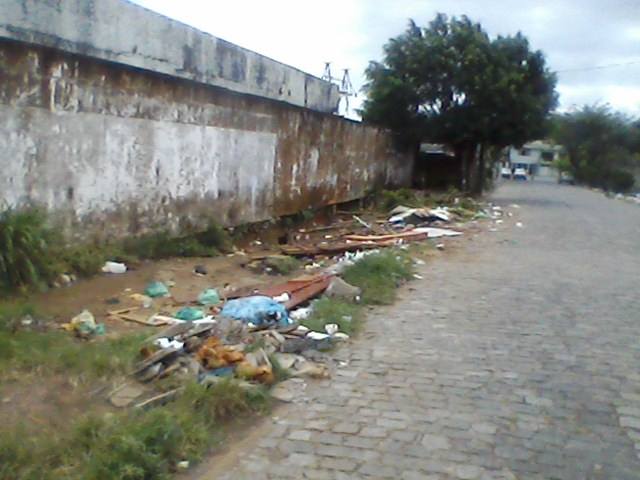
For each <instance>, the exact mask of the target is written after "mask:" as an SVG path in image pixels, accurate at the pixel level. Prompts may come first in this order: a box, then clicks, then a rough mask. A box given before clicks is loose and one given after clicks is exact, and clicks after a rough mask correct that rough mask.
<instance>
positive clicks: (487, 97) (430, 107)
mask: <svg viewBox="0 0 640 480" xmlns="http://www.w3.org/2000/svg"><path fill="white" fill-rule="evenodd" d="M366 76H367V79H368V82H367V84H366V85H365V91H366V92H367V100H366V101H365V103H364V107H363V111H362V115H363V119H364V120H365V121H366V122H371V123H375V124H378V125H382V126H384V127H387V128H390V129H391V130H393V131H394V132H396V135H397V138H398V140H399V141H400V142H401V143H402V144H403V145H404V146H405V147H407V148H414V149H417V148H418V146H419V144H420V143H421V142H432V143H444V144H446V145H449V146H450V147H451V148H452V149H453V150H454V152H455V153H456V156H458V157H459V158H461V159H462V161H463V165H464V167H465V168H464V170H465V175H464V177H465V178H464V187H465V189H466V190H471V191H475V192H476V193H480V191H481V190H482V186H483V179H484V178H485V174H484V170H485V165H484V159H485V155H484V152H485V151H486V150H487V148H488V147H504V146H507V145H511V144H515V145H520V144H522V143H524V142H525V141H527V140H530V139H532V138H535V137H537V136H541V135H542V133H543V127H544V125H545V120H546V118H547V116H548V113H549V112H550V110H552V109H553V108H554V107H555V105H556V101H557V100H556V94H555V83H556V79H555V76H554V75H553V74H552V73H550V72H549V70H548V69H547V68H546V66H545V59H544V55H543V54H542V52H540V51H531V50H530V48H529V43H528V41H527V39H526V38H525V37H524V36H522V35H521V34H520V33H518V34H517V35H515V36H510V37H497V38H495V39H493V40H492V39H491V38H489V36H488V34H487V33H486V32H485V31H484V30H483V29H482V26H481V25H480V24H479V23H474V22H472V21H471V20H470V19H469V18H467V17H466V16H463V17H461V18H456V17H452V18H448V17H447V16H446V15H443V14H438V15H437V16H436V18H435V19H434V20H433V21H432V22H431V23H430V24H429V26H428V27H427V28H420V27H418V26H417V25H416V24H415V23H414V22H413V21H410V23H409V26H408V28H407V30H406V31H405V32H404V33H403V34H401V35H399V36H398V37H395V38H392V39H391V40H389V42H388V43H387V44H386V45H385V46H384V59H383V61H382V62H371V63H370V64H369V67H368V68H367V70H366ZM474 173H475V174H474ZM473 178H475V181H472V179H473Z"/></svg>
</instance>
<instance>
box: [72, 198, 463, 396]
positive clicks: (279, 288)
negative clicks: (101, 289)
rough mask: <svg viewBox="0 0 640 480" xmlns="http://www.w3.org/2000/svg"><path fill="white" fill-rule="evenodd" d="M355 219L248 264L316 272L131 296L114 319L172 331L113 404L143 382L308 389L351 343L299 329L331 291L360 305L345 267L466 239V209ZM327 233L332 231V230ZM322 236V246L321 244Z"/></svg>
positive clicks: (115, 268)
mask: <svg viewBox="0 0 640 480" xmlns="http://www.w3.org/2000/svg"><path fill="white" fill-rule="evenodd" d="M351 216H352V219H351V220H350V221H340V222H337V223H336V224H334V225H329V226H324V227H316V228H313V229H306V230H305V229H300V230H298V234H297V235H294V236H293V238H292V239H293V240H294V243H293V244H287V245H283V246H282V247H281V250H282V253H283V254H284V255H274V256H268V255H267V256H261V257H258V258H257V260H256V258H248V260H247V268H256V269H258V270H261V271H265V272H266V273H272V270H273V271H278V270H279V269H286V268H288V267H289V263H290V262H288V261H287V258H288V259H291V260H293V258H292V257H298V258H300V257H307V258H306V260H307V261H306V266H305V270H307V271H308V272H313V273H310V274H307V275H303V276H301V277H298V278H295V279H292V280H288V281H286V282H282V283H275V284H267V285H261V286H256V287H251V288H244V289H232V288H231V289H228V288H227V287H225V288H224V289H223V290H218V289H216V288H213V287H209V288H206V289H204V290H203V291H201V292H200V293H199V294H198V295H197V297H196V296H195V295H194V297H195V298H192V299H190V300H189V301H177V300H175V299H174V298H173V297H172V294H171V286H172V285H171V284H170V283H169V282H167V281H166V280H165V281H159V280H156V281H153V282H151V283H149V284H148V285H147V288H146V289H145V291H144V294H140V293H132V294H131V295H130V298H131V299H132V300H134V301H135V302H136V303H138V304H139V306H137V307H129V308H121V309H119V310H112V311H110V312H109V314H110V315H111V316H112V317H116V318H119V319H121V320H124V321H130V322H136V323H140V324H143V325H146V326H154V327H164V329H163V330H161V331H159V332H158V333H157V334H155V335H153V336H151V337H149V338H148V339H146V340H145V342H144V344H143V347H142V349H141V353H142V357H143V358H142V360H141V361H140V362H139V363H138V364H137V365H136V366H135V368H134V370H133V372H132V375H133V377H134V378H135V379H136V380H137V381H138V382H139V383H136V387H135V388H126V389H123V390H118V391H117V392H115V393H114V395H115V398H116V399H117V400H113V399H112V403H114V404H116V403H118V405H119V406H122V405H123V404H127V405H128V404H129V401H128V400H123V398H124V399H129V397H130V396H132V392H133V393H136V395H142V393H141V392H144V391H146V390H145V388H140V386H143V387H144V386H148V387H149V388H148V390H151V391H153V390H154V388H153V385H155V382H157V381H159V380H162V379H167V378H170V379H172V380H177V381H178V383H181V382H182V381H183V380H184V381H189V380H195V381H197V382H199V383H201V384H203V385H211V384H213V383H216V382H219V381H221V379H224V378H228V377H233V378H235V379H238V381H240V382H241V385H244V386H246V387H247V388H252V387H255V386H256V385H269V386H271V385H274V384H275V383H276V382H278V381H279V380H282V379H283V377H291V378H289V380H287V381H286V382H283V384H286V386H291V388H294V389H296V390H300V391H301V390H302V389H304V382H303V380H301V378H303V377H312V378H327V377H329V376H330V375H331V372H332V370H333V369H334V368H335V364H333V363H332V360H331V358H330V357H329V356H328V355H327V354H326V353H325V352H326V350H328V349H330V348H332V347H333V346H334V345H336V344H337V343H339V342H344V341H346V340H348V339H349V336H348V335H347V334H345V333H343V332H340V331H339V327H338V325H337V324H327V325H325V326H324V331H313V330H310V329H309V328H307V327H305V326H303V325H301V323H304V321H305V319H307V318H308V317H309V316H311V315H312V314H313V308H314V301H315V300H316V299H318V298H319V297H320V296H323V295H324V296H327V297H329V298H339V299H341V300H343V301H350V302H359V301H360V296H361V294H362V292H361V291H360V289H359V288H357V287H355V286H353V285H349V284H348V283H347V282H345V281H344V280H343V279H342V278H341V277H340V275H341V273H342V272H343V271H344V269H345V268H346V267H347V266H349V265H352V264H354V263H356V262H358V261H359V260H360V259H362V258H364V257H366V256H367V255H370V254H373V253H375V252H377V251H379V249H380V248H385V247H391V246H397V245H404V244H406V243H409V242H414V241H424V240H426V239H430V238H440V237H449V236H459V235H462V233H461V232H459V231H456V230H453V229H449V228H444V227H446V226H448V225H449V224H451V223H452V222H454V221H455V220H456V219H458V218H459V213H457V212H456V211H455V210H454V209H449V208H447V207H437V208H431V209H428V208H411V207H405V206H398V207H396V208H394V209H393V210H392V211H391V212H389V215H388V216H387V217H386V218H384V219H378V220H369V219H368V218H367V220H364V219H362V218H360V217H358V216H356V215H351ZM329 231H331V232H332V233H327V232H329ZM318 235H320V236H321V240H320V241H317V237H318ZM311 237H314V239H316V240H314V239H312V238H311ZM271 257H273V258H271ZM316 257H319V258H318V262H316V261H315V260H314V258H316ZM294 262H295V264H296V266H300V265H301V263H300V262H299V261H298V260H294ZM105 267H108V268H105V272H106V273H110V274H115V273H123V272H124V271H126V266H124V267H123V266H120V265H115V264H109V265H106V266H105ZM196 270H198V269H196ZM199 270H201V271H202V270H203V269H202V268H200V269H199ZM194 272H195V273H196V274H200V275H205V274H204V273H199V272H197V271H195V270H194ZM162 298H166V299H167V300H168V301H169V303H170V304H171V305H172V306H173V308H171V307H169V308H166V310H163V311H159V312H155V313H153V314H149V310H148V309H149V308H150V307H151V306H153V305H154V301H155V299H162ZM165 303H166V302H165ZM84 316H85V317H86V315H84ZM89 323H90V322H89ZM74 328H75V327H74ZM77 328H81V327H77ZM82 328H85V327H82ZM87 328H88V329H89V330H90V328H93V327H92V326H91V325H90V326H89V327H87ZM283 372H284V373H283ZM286 386H285V385H283V386H279V387H278V388H274V389H272V391H273V392H274V393H273V395H274V396H276V397H277V398H281V399H287V398H295V397H296V395H293V394H292V392H291V391H290V390H287V388H289V387H286ZM178 388H180V387H178ZM175 391H177V389H175V390H174V392H175ZM170 396H171V395H170V392H165V393H163V394H162V395H157V396H154V397H152V398H151V399H147V400H144V401H143V402H140V403H138V404H136V406H139V407H142V406H146V405H148V404H149V402H152V401H164V400H165V399H167V398H170Z"/></svg>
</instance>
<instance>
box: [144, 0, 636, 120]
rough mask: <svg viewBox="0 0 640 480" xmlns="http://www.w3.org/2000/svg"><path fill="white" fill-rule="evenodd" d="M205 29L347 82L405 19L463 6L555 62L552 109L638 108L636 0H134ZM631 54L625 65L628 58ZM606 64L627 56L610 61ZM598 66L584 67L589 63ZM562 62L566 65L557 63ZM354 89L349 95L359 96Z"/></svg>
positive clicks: (357, 81)
mask: <svg viewBox="0 0 640 480" xmlns="http://www.w3.org/2000/svg"><path fill="white" fill-rule="evenodd" d="M136 3H139V4H140V5H143V6H145V7H147V8H150V9H151V10H155V11H157V12H159V13H162V14H164V15H166V16H168V17H171V18H174V19H176V20H179V21H182V22H184V23H187V24H189V25H192V26H194V27H196V28H199V29H200V30H203V31H205V32H208V33H211V34H212V35H214V36H217V37H220V38H223V39H225V40H228V41H230V42H233V43H236V44H238V45H240V46H242V47H245V48H248V49H251V50H254V51H256V52H259V53H261V54H263V55H266V56H268V57H271V58H273V59H275V60H278V61H281V62H283V63H287V64H289V65H292V66H295V67H297V68H300V69H302V70H304V71H306V72H309V73H311V74H314V75H317V76H321V75H322V73H323V70H324V63H325V62H327V61H330V62H331V68H332V74H333V75H334V76H341V74H342V69H344V68H349V69H350V71H351V80H352V83H353V85H354V87H355V88H356V89H357V90H359V89H360V87H361V86H362V83H363V81H364V69H365V68H366V66H367V64H368V62H369V61H370V60H380V59H381V56H382V45H383V44H384V43H385V42H386V41H387V40H388V39H389V38H390V37H393V36H395V35H398V34H399V33H401V32H402V31H403V30H404V29H405V27H406V25H407V21H408V19H409V18H413V19H414V20H415V21H416V22H417V23H418V24H419V25H426V24H427V23H428V22H429V21H430V20H431V19H432V18H433V17H434V16H435V14H436V13H437V12H443V13H446V14H449V15H462V14H466V15H468V16H469V17H470V18H471V19H472V20H474V21H479V22H480V23H481V24H482V25H483V27H484V28H485V30H487V32H488V33H489V34H490V35H491V36H495V35H498V34H503V35H505V34H514V33H516V32H518V31H521V32H522V33H524V34H525V35H526V36H527V37H528V38H529V40H530V42H531V45H532V47H533V48H534V49H541V50H543V51H544V52H545V53H546V55H547V61H548V64H549V67H550V68H551V69H552V70H556V71H558V72H559V73H558V77H559V80H558V92H559V93H560V108H561V109H563V110H566V109H569V108H571V107H572V106H581V105H583V104H585V103H588V104H593V103H596V102H597V103H609V104H610V105H611V106H612V107H613V108H615V109H619V110H623V111H625V112H626V113H629V114H632V115H634V116H640V0H532V1H522V0H323V1H314V2H311V1H303V0H208V1H203V0H136ZM632 62H635V63H634V64H629V63H632ZM613 64H627V65H619V66H611V65H613ZM601 66H602V67H605V66H608V67H607V68H594V67H601ZM565 70H566V71H565ZM359 97H360V98H358V99H356V100H355V101H352V103H354V102H355V103H357V104H359V101H360V100H361V95H359Z"/></svg>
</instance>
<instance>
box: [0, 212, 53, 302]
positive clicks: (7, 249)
mask: <svg viewBox="0 0 640 480" xmlns="http://www.w3.org/2000/svg"><path fill="white" fill-rule="evenodd" d="M50 239H51V232H50V231H49V230H48V229H47V227H46V226H45V216H44V214H43V213H42V212H41V211H40V210H38V209H27V210H23V211H14V210H11V209H9V210H5V211H4V212H2V213H0V289H6V290H10V289H16V288H23V287H26V286H29V285H37V284H39V283H42V282H45V281H47V280H49V279H50V277H51V276H52V274H53V272H52V269H51V266H50V265H49V263H48V260H47V250H48V243H49V240H50Z"/></svg>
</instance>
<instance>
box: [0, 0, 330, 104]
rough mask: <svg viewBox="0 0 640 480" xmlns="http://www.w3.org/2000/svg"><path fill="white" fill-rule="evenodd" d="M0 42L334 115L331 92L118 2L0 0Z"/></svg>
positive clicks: (256, 57) (287, 70)
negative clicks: (33, 46) (53, 50)
mask: <svg viewBox="0 0 640 480" xmlns="http://www.w3.org/2000/svg"><path fill="white" fill-rule="evenodd" d="M238 28H243V27H242V23H241V20H240V21H239V24H238ZM0 37H4V38H7V39H13V40H20V41H24V42H29V43H33V44H37V45H44V46H48V47H53V48H56V49H59V50H62V51H66V52H70V53H77V54H82V55H88V56H91V57H94V58H99V59H102V60H109V61H113V62H118V63H120V64H124V65H129V66H132V67H136V68H142V69H145V70H150V71H153V72H158V73H163V74H167V75H171V76H175V77H179V78H185V79H189V80H195V81H197V82H202V83H206V84H208V85H213V86H217V87H222V88H226V89H229V90H232V91H235V92H241V93H247V94H251V95H257V96H261V97H266V98H271V99H276V100H280V101H283V102H287V103H290V104H292V105H297V106H301V107H306V108H309V109H312V110H318V111H321V112H337V109H338V101H339V94H338V87H337V86H336V85H332V84H331V83H329V82H325V81H323V80H321V79H319V78H316V77H313V76H312V75H309V74H307V73H304V72H302V71H300V70H297V69H295V68H293V67H290V66H288V65H284V64H282V63H279V62H276V61H274V60H271V59H270V58H267V57H265V56H263V55H259V54H257V53H255V52H252V51H250V50H247V49H244V48H241V47H238V46H237V45H234V44H232V43H229V42H226V41H224V40H221V39H219V38H216V37H213V36H211V35H209V34H206V33H203V32H201V31H199V30H196V29H194V28H192V27H189V26H187V25H184V24H182V23H180V22H176V21H174V20H171V19H169V18H166V17H164V16H162V15H159V14H157V13H154V12H152V11H150V10H147V9H145V8H143V7H140V6H138V5H134V4H132V3H129V2H127V1H123V0H2V1H0Z"/></svg>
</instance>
